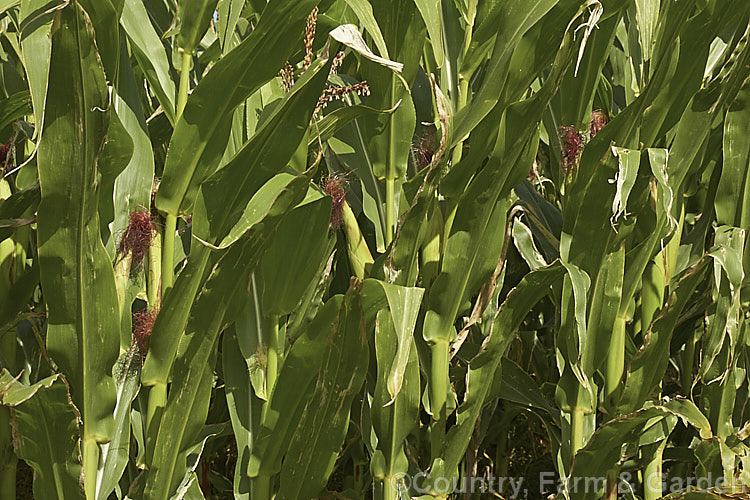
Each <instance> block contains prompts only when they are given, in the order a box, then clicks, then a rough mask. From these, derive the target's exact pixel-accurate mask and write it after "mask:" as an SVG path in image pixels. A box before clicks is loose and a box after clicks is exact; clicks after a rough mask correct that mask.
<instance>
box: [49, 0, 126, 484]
mask: <svg viewBox="0 0 750 500" xmlns="http://www.w3.org/2000/svg"><path fill="white" fill-rule="evenodd" d="M55 16H56V18H55V30H54V36H53V51H52V52H53V57H52V63H51V66H50V84H49V89H48V94H47V100H46V108H45V125H46V127H45V128H46V130H45V132H44V133H43V134H42V139H41V142H40V144H39V151H38V162H37V164H38V169H39V183H40V187H41V193H42V200H41V202H40V204H39V210H38V241H39V258H40V264H41V266H40V271H41V273H40V274H41V280H42V289H43V291H44V294H45V299H46V303H47V308H48V318H49V325H48V327H47V350H48V352H49V354H50V356H51V357H52V358H53V359H54V360H55V362H56V363H57V364H58V365H59V366H60V368H61V370H62V371H63V373H65V375H66V377H67V379H68V380H69V382H70V385H71V396H72V397H73V401H74V402H75V403H76V406H78V409H79V410H80V412H81V414H82V416H83V420H84V428H83V439H84V442H87V441H89V440H94V441H107V440H108V439H109V438H110V437H111V435H112V430H113V419H112V413H113V410H114V407H115V387H114V383H113V381H112V366H113V365H114V363H115V360H116V359H117V351H118V345H119V337H120V331H119V328H120V323H119V305H118V301H117V292H116V290H115V280H114V273H113V271H112V264H111V261H110V258H109V255H108V254H107V252H106V250H105V249H104V246H103V245H102V241H101V238H100V236H99V220H98V214H97V191H96V189H97V187H96V178H97V159H98V154H99V151H100V150H101V148H102V146H103V144H104V139H105V134H106V132H107V114H106V112H105V111H104V110H105V109H106V108H107V107H108V99H107V97H108V96H107V88H106V84H105V80H104V71H103V69H102V67H101V64H100V62H99V58H98V56H97V54H96V52H94V51H92V50H91V49H92V47H95V45H94V41H93V40H94V38H93V37H94V33H93V29H92V26H91V23H90V21H89V19H88V17H87V16H86V14H85V12H84V11H83V10H82V9H81V7H79V6H78V5H77V4H71V5H70V6H69V7H67V8H65V9H63V10H61V11H58V12H57V13H56V15H55ZM73 69H75V71H73ZM71 92H73V93H74V95H76V96H78V99H77V100H76V101H73V103H71V101H70V96H71ZM90 473H93V471H91V472H90Z"/></svg>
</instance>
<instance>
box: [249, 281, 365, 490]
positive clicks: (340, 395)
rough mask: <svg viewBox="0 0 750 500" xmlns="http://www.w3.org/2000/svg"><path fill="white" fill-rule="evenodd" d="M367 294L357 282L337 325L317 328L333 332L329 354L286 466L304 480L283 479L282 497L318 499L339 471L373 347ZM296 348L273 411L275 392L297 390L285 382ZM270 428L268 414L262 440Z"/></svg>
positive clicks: (291, 474) (290, 473)
mask: <svg viewBox="0 0 750 500" xmlns="http://www.w3.org/2000/svg"><path fill="white" fill-rule="evenodd" d="M361 293H362V292H361V285H360V284H358V283H353V284H352V286H351V287H350V288H349V291H348V292H347V294H346V295H345V296H344V301H343V304H342V306H341V309H340V310H339V313H338V317H337V320H338V321H337V325H336V326H335V327H334V328H335V329H331V330H329V331H328V332H325V331H323V332H321V331H318V332H315V333H316V334H321V333H322V334H323V335H326V336H330V341H326V342H325V343H326V346H325V348H324V349H325V350H324V352H323V356H322V357H321V358H319V360H318V363H317V364H316V365H315V366H317V367H319V368H318V370H317V374H315V373H313V374H312V381H311V382H312V384H311V385H310V388H311V389H312V390H310V391H306V393H305V394H304V395H303V396H302V397H303V400H304V401H305V408H304V409H303V411H302V413H301V415H300V418H299V420H298V424H297V430H296V431H295V432H294V434H293V435H292V438H291V441H290V442H289V448H288V450H287V453H286V457H285V458H284V463H283V465H282V466H281V476H282V477H286V478H297V479H298V480H292V481H283V482H282V483H281V487H280V489H279V492H278V495H277V498H279V499H280V500H282V499H284V500H293V499H298V498H312V497H314V496H316V495H318V494H319V493H320V492H321V490H322V489H323V488H324V486H325V485H326V483H327V482H328V477H329V476H330V475H331V472H333V466H334V463H335V461H336V457H337V455H338V451H339V448H340V447H341V444H342V443H343V442H344V437H345V436H346V431H347V427H348V426H349V412H350V408H351V404H352V401H353V399H354V398H355V396H356V395H357V393H358V392H359V390H360V388H361V387H362V384H363V382H364V379H365V374H366V373H367V365H368V358H369V353H370V351H369V348H368V345H367V337H366V332H365V325H364V317H363V314H362V296H361ZM316 336H317V339H316V341H317V342H321V341H323V338H322V337H320V336H318V335H316ZM311 337H312V335H311ZM310 340H312V339H310ZM298 342H299V341H298ZM296 346H297V343H295V344H294V346H292V351H293V350H294V348H295V347H296ZM292 351H290V353H289V358H288V360H287V361H285V364H284V367H283V368H282V373H281V375H280V376H279V381H278V382H277V385H276V387H275V388H274V393H273V394H272V395H271V401H270V402H269V405H270V408H269V410H270V411H269V412H268V413H271V411H273V408H274V404H273V403H274V396H276V395H277V394H278V395H282V394H283V392H282V391H285V390H286V391H290V390H292V388H291V387H288V386H287V387H283V386H280V385H279V383H280V382H281V377H282V376H283V372H284V369H285V368H286V363H287V362H292V359H293V358H292V356H293V354H292ZM287 381H289V379H287ZM297 383H298V382H297ZM277 397H278V396H277ZM282 397H284V396H282ZM265 428H266V420H265V419H264V423H263V426H262V427H261V430H260V432H259V440H262V439H264V438H266V436H265V434H264V430H265ZM272 436H273V434H272ZM254 458H255V454H253V457H251V459H250V469H251V470H252V469H253V459H254Z"/></svg>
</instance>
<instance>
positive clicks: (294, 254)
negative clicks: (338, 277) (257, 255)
mask: <svg viewBox="0 0 750 500" xmlns="http://www.w3.org/2000/svg"><path fill="white" fill-rule="evenodd" d="M309 192H310V194H312V195H313V200H310V201H309V202H308V203H304V202H303V204H301V206H299V207H297V208H295V209H294V210H293V211H292V212H291V213H289V215H288V216H287V217H285V219H284V221H283V222H282V223H281V224H280V225H279V229H278V230H277V232H276V234H275V235H274V237H273V241H272V242H271V243H270V244H269V246H268V250H267V251H266V253H265V255H264V256H263V258H262V260H261V265H260V269H261V272H262V274H263V276H268V277H269V278H271V279H267V280H264V283H263V312H264V314H266V315H267V316H270V317H274V316H281V315H285V314H289V313H291V312H292V311H293V310H294V309H295V308H296V307H297V305H298V304H299V303H300V301H301V300H302V297H303V294H304V293H305V290H306V289H307V288H308V285H309V284H310V283H311V282H312V280H313V279H314V278H315V274H316V273H317V272H318V270H319V268H320V266H321V264H322V263H323V261H325V260H326V259H327V258H328V254H329V252H328V249H329V246H330V245H329V235H328V226H329V223H330V218H331V202H330V199H329V198H328V197H325V198H322V197H321V198H317V197H319V196H321V195H320V194H319V193H317V192H316V191H312V190H310V191H309ZM315 198H317V199H315Z"/></svg>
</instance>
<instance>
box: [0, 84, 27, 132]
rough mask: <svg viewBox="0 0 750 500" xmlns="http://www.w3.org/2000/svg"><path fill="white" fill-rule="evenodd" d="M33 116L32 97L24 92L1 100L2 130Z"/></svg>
mask: <svg viewBox="0 0 750 500" xmlns="http://www.w3.org/2000/svg"><path fill="white" fill-rule="evenodd" d="M28 114H31V95H30V94H29V92H28V91H26V90H24V91H21V92H16V93H15V94H13V95H10V96H8V97H7V98H5V99H0V130H3V129H4V128H5V127H7V126H9V125H10V124H12V123H13V122H14V121H16V120H18V119H20V118H22V117H24V116H26V115H28Z"/></svg>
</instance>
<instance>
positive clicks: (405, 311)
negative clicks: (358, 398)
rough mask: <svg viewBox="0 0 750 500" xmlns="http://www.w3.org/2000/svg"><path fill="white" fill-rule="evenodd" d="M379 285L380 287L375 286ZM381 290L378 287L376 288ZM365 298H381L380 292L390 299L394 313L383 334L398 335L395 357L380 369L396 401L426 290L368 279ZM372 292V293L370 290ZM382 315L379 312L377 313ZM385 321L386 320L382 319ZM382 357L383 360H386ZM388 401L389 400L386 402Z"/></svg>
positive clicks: (390, 308)
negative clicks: (384, 374) (383, 371)
mask: <svg viewBox="0 0 750 500" xmlns="http://www.w3.org/2000/svg"><path fill="white" fill-rule="evenodd" d="M376 285H377V286H376ZM378 287H379V288H380V289H381V290H377V288H378ZM364 290H365V293H366V297H365V299H366V300H375V301H378V302H380V301H382V297H381V296H380V295H382V294H385V298H386V300H387V302H388V308H389V311H390V314H391V320H390V323H389V324H385V325H384V326H383V328H384V329H385V330H384V332H385V333H384V334H383V335H384V336H386V337H387V338H391V337H390V332H391V330H392V331H393V333H394V334H395V346H393V356H392V357H391V358H390V359H391V363H390V365H389V366H388V367H387V368H386V367H382V366H381V364H380V363H379V364H378V366H381V368H380V369H381V371H382V370H385V371H386V372H387V374H388V375H387V376H386V377H385V378H386V387H387V389H388V393H389V394H390V396H391V400H393V399H394V398H395V397H396V395H397V394H398V392H399V391H400V390H401V386H402V384H403V383H404V376H405V372H406V367H407V364H408V362H409V359H410V354H409V353H410V351H411V346H412V345H413V343H414V342H413V338H414V337H413V334H414V329H415V327H416V324H417V316H418V314H419V307H420V304H421V303H422V296H423V295H424V289H422V288H416V287H403V286H398V285H393V284H390V283H386V282H383V281H379V280H367V281H366V282H365V289H364ZM368 292H369V293H368ZM378 315H380V312H378ZM382 321H385V320H382ZM385 359H388V358H383V360H381V361H382V363H385ZM386 403H388V401H386Z"/></svg>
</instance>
